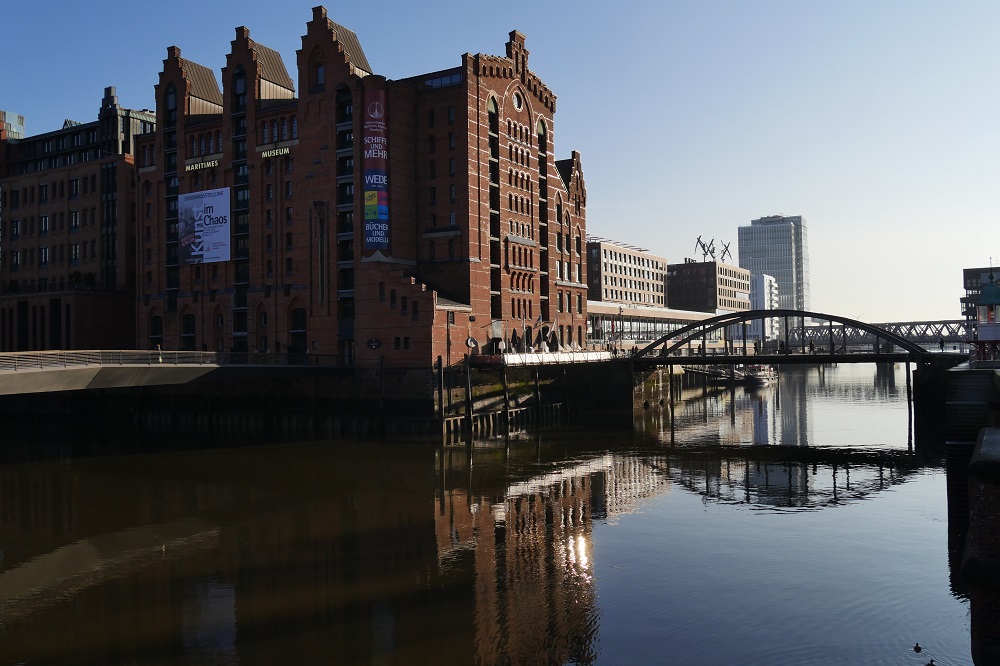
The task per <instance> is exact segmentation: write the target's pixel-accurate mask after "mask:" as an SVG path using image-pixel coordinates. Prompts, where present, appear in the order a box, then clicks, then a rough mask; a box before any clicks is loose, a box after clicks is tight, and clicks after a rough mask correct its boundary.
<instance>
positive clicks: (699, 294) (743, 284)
mask: <svg viewBox="0 0 1000 666" xmlns="http://www.w3.org/2000/svg"><path fill="white" fill-rule="evenodd" d="M667 304H668V305H669V307H670V308H672V309H677V310H694V311H695V312H710V313H713V314H723V313H726V312H740V311H744V310H749V309H750V271H748V270H746V269H743V268H740V267H738V266H731V265H729V264H724V263H722V262H720V261H695V260H693V259H686V260H685V261H684V263H682V264H670V265H668V266H667Z"/></svg>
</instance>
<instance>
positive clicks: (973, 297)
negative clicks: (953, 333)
mask: <svg viewBox="0 0 1000 666" xmlns="http://www.w3.org/2000/svg"><path fill="white" fill-rule="evenodd" d="M997 274H998V273H997V269H995V268H993V267H992V266H986V267H982V268H966V269H964V270H963V271H962V285H963V287H964V288H965V295H964V296H962V297H961V299H959V305H960V307H961V308H962V316H963V317H965V321H966V322H967V323H970V324H971V323H973V322H975V321H976V303H977V301H978V300H979V295H980V294H981V293H982V289H983V287H985V286H987V285H988V284H990V275H993V277H994V280H995V279H996V277H997Z"/></svg>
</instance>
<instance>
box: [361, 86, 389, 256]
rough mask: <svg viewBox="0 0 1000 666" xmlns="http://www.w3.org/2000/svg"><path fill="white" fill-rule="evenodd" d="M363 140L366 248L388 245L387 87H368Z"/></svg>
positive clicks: (387, 247)
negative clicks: (383, 88) (385, 89)
mask: <svg viewBox="0 0 1000 666" xmlns="http://www.w3.org/2000/svg"><path fill="white" fill-rule="evenodd" d="M362 136H363V141H364V147H363V151H364V159H363V161H362V169H363V172H364V178H365V184H364V197H365V199H364V201H365V249H366V250H388V249H389V132H388V129H387V126H386V113H385V91H384V90H381V89H374V88H369V89H367V90H366V91H365V117H364V123H363V126H362Z"/></svg>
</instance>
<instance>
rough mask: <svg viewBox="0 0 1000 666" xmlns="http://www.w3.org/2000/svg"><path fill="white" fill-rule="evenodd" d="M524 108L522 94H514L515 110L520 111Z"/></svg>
mask: <svg viewBox="0 0 1000 666" xmlns="http://www.w3.org/2000/svg"><path fill="white" fill-rule="evenodd" d="M522 106H524V101H523V100H522V99H521V93H514V108H515V109H517V110H518V111H520V110H521V107H522Z"/></svg>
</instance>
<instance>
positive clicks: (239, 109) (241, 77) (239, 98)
mask: <svg viewBox="0 0 1000 666" xmlns="http://www.w3.org/2000/svg"><path fill="white" fill-rule="evenodd" d="M232 95H233V111H234V112H235V113H243V112H244V111H246V110H247V75H246V72H244V71H243V68H242V67H237V68H236V71H235V72H234V73H233V92H232Z"/></svg>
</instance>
